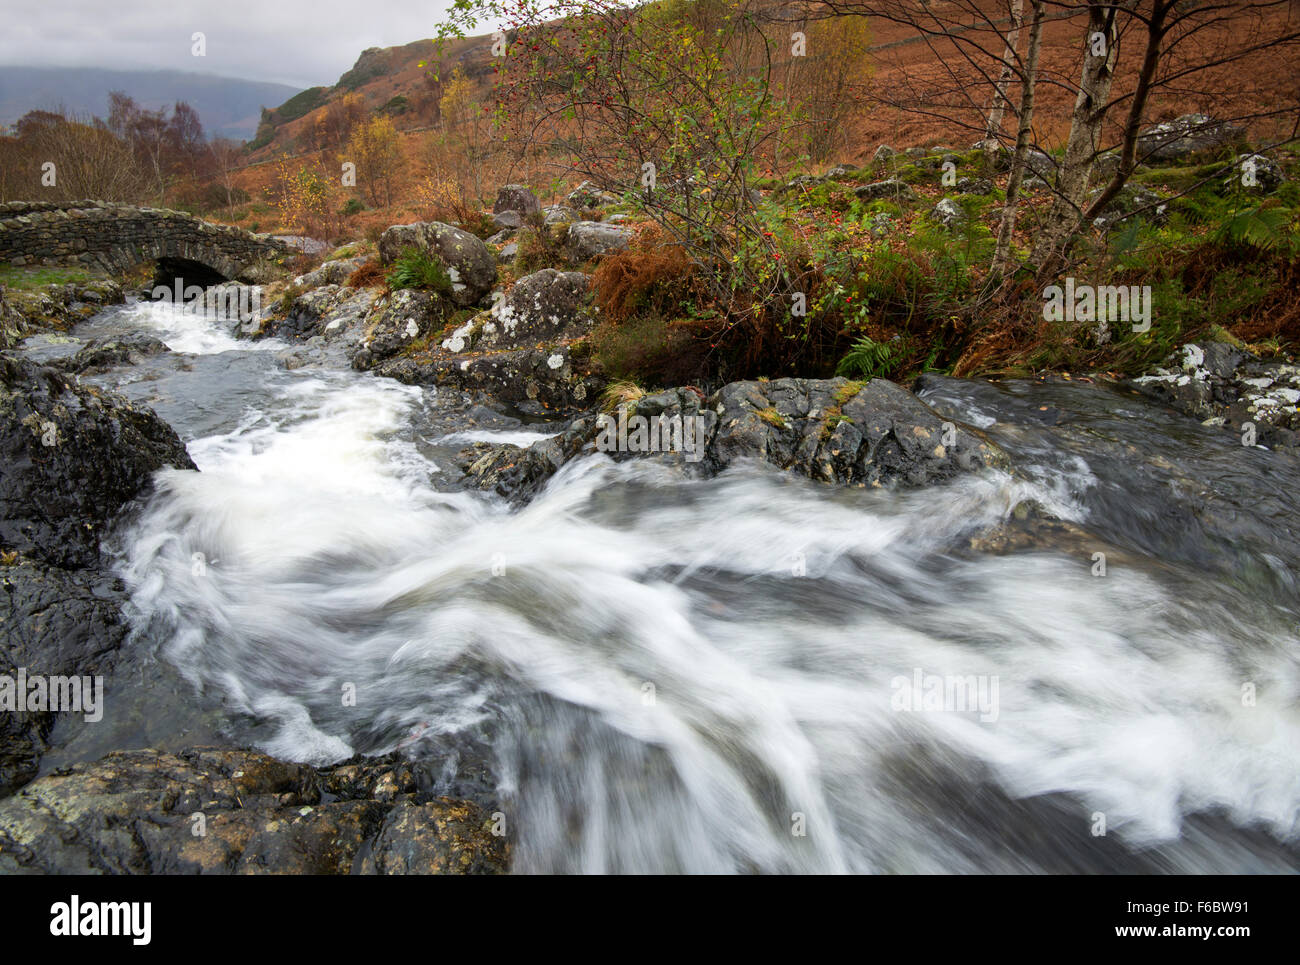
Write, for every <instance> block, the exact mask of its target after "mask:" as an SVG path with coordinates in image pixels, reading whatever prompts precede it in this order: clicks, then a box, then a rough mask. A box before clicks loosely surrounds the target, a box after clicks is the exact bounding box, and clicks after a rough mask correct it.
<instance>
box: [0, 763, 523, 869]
mask: <svg viewBox="0 0 1300 965" xmlns="http://www.w3.org/2000/svg"><path fill="white" fill-rule="evenodd" d="M430 785H431V780H430V778H429V775H428V774H426V773H424V772H423V771H422V770H421V769H420V768H419V767H418V766H416V765H413V764H409V763H407V762H405V761H402V760H400V759H398V758H397V757H396V756H390V757H387V758H376V759H370V760H366V759H362V758H357V759H354V760H352V761H349V762H345V763H343V764H339V765H336V766H334V767H327V768H313V767H309V766H307V765H303V764H290V763H285V762H283V761H277V760H275V759H273V758H270V757H267V756H266V755H264V754H258V753H255V752H253V751H246V750H217V749H213V748H196V749H192V750H184V751H180V752H179V753H175V754H168V753H161V752H159V751H155V750H141V751H125V752H117V753H113V754H109V755H108V756H107V757H105V758H103V759H102V760H100V761H98V762H96V763H93V764H79V765H76V766H75V767H71V768H65V769H62V770H59V771H55V772H54V773H53V774H50V775H48V776H46V777H43V778H41V779H39V780H37V781H34V782H33V783H32V784H30V785H28V786H27V787H26V788H24V789H23V790H22V791H20V792H19V793H18V794H15V795H14V796H12V797H10V798H8V799H6V800H4V801H0V874H5V873H9V874H13V873H33V872H35V873H42V874H266V873H269V872H274V873H277V874H484V873H489V874H490V873H495V872H501V871H505V870H506V868H507V865H508V860H509V850H508V846H507V843H506V839H505V837H504V836H502V835H499V834H494V833H493V830H494V827H493V818H492V815H490V814H489V813H488V812H486V811H484V810H483V809H482V808H481V807H479V806H478V805H476V804H473V803H471V802H468V801H457V800H452V799H449V798H443V797H436V796H434V795H433V794H432V793H430V791H429V787H430Z"/></svg>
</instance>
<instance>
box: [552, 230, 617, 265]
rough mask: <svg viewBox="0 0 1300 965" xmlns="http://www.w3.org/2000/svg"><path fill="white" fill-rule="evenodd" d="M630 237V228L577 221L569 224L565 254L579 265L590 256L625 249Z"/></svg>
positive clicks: (594, 256)
mask: <svg viewBox="0 0 1300 965" xmlns="http://www.w3.org/2000/svg"><path fill="white" fill-rule="evenodd" d="M632 237H633V231H632V229H631V228H623V227H619V226H618V225H611V224H604V223H603V222H600V221H579V222H578V223H577V224H572V225H569V235H568V238H567V240H566V241H565V254H566V255H567V257H568V258H569V260H570V261H571V262H572V263H573V264H575V265H580V264H582V263H583V262H585V261H589V260H591V259H592V258H599V257H601V256H603V255H608V254H612V253H614V252H618V251H623V250H625V249H626V248H627V246H628V245H629V244H631V243H632Z"/></svg>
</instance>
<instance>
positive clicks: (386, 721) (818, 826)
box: [26, 303, 1300, 873]
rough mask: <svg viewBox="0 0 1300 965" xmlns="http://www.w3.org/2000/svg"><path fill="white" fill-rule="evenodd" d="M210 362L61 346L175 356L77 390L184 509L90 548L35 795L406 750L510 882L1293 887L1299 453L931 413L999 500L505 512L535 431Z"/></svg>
mask: <svg viewBox="0 0 1300 965" xmlns="http://www.w3.org/2000/svg"><path fill="white" fill-rule="evenodd" d="M229 329H230V326H229V325H226V324H223V323H218V322H212V321H209V320H206V319H204V318H203V317H202V316H196V315H193V314H188V313H186V312H184V311H183V309H181V308H179V307H177V306H173V305H170V304H164V303H153V304H150V303H135V304H129V305H126V306H118V307H115V308H111V309H108V310H106V311H104V312H102V313H100V314H99V315H98V316H96V317H95V318H94V319H92V320H90V321H89V322H87V323H85V324H84V325H82V326H81V327H80V328H79V329H78V330H77V331H76V332H74V336H75V338H76V339H78V340H85V339H89V338H92V337H102V336H108V335H120V334H123V333H127V332H145V333H148V334H151V335H154V336H155V337H157V338H160V339H162V340H163V341H164V342H165V343H166V344H167V345H168V346H169V348H171V349H172V352H171V353H169V354H163V355H160V356H157V357H155V358H151V359H148V360H146V361H145V362H143V363H142V364H140V365H137V366H133V367H128V368H122V369H116V370H113V371H111V372H108V373H106V374H103V375H99V376H95V377H93V379H92V381H95V382H97V383H99V384H102V385H106V386H111V387H113V388H115V389H117V390H119V391H121V392H123V393H124V394H126V395H127V396H129V397H130V398H132V399H133V400H137V401H142V402H145V403H147V404H149V405H151V406H153V407H154V408H155V409H156V410H157V412H158V413H159V415H160V416H162V417H163V418H164V419H165V420H167V421H168V422H169V423H170V424H171V425H172V426H173V427H174V428H175V429H176V431H177V432H178V433H179V434H180V436H181V438H182V439H184V440H185V442H186V443H187V445H188V448H189V451H190V454H191V456H192V457H193V459H194V461H195V463H196V464H197V465H198V467H199V469H200V471H199V472H197V473H196V472H192V471H185V472H181V471H167V472H164V473H162V474H161V475H160V477H159V479H158V484H157V486H156V491H155V493H154V494H153V496H152V497H151V498H150V500H149V501H148V503H147V504H146V505H144V506H142V507H139V508H138V510H137V511H135V512H133V513H132V514H131V515H130V516H129V517H128V518H127V519H126V520H124V522H123V524H122V526H121V527H119V530H118V532H117V533H116V535H115V537H114V539H113V542H112V549H113V551H114V554H115V559H116V566H117V568H118V571H119V572H120V574H121V576H122V577H123V579H124V580H125V581H126V583H127V585H128V587H129V589H130V592H131V599H132V603H131V612H130V618H131V620H132V624H133V627H134V632H133V636H132V641H131V644H130V647H129V652H128V654H127V655H126V658H125V659H124V660H123V661H122V662H121V664H120V666H119V669H118V670H117V671H116V676H115V677H113V678H111V679H110V680H109V681H108V685H107V689H108V695H109V697H108V702H107V709H106V714H105V719H104V720H103V721H102V722H100V723H99V724H97V725H95V726H94V727H87V726H79V725H78V724H77V723H76V722H75V721H72V722H67V723H61V724H60V728H61V729H60V731H59V732H56V735H55V740H54V744H55V745H56V748H57V749H56V750H53V751H51V752H50V753H49V754H48V755H47V756H46V758H45V760H44V762H43V765H42V767H43V770H44V771H46V772H48V771H49V770H51V769H53V768H54V767H57V766H61V765H64V764H67V763H70V762H72V761H77V760H85V759H94V758H96V757H98V756H100V755H102V754H103V753H106V752H107V751H109V750H114V749H120V748H129V747H142V746H155V747H163V748H173V747H183V746H189V745H191V744H194V743H202V742H220V743H227V744H228V743H231V742H234V743H238V744H241V745H251V746H255V747H258V748H259V749H262V750H264V751H266V752H268V753H270V754H273V755H276V756H279V757H282V758H286V759H292V760H299V761H307V762H312V763H328V762H333V761H338V760H341V759H344V758H346V757H348V756H351V755H353V754H358V753H363V754H381V753H386V752H389V751H394V750H400V751H402V752H404V753H407V754H409V755H411V756H412V757H415V758H419V759H422V760H425V761H427V762H429V763H430V766H431V768H432V771H433V773H434V774H436V785H437V786H436V788H435V790H437V791H439V792H441V793H447V794H454V795H459V796H470V797H475V798H477V799H479V800H481V801H482V802H484V803H486V804H488V805H489V807H490V808H491V810H493V811H495V812H498V813H499V815H500V816H501V820H502V821H503V822H504V825H505V827H506V828H507V831H508V834H509V836H510V840H511V843H512V849H513V852H512V861H513V867H514V869H515V870H516V871H518V872H569V871H573V872H871V873H914V872H958V873H960V872H1044V871H1048V872H1060V871H1079V872H1149V871H1161V872H1289V871H1295V870H1297V869H1298V868H1300V848H1298V847H1297V843H1298V840H1300V826H1298V825H1297V814H1298V813H1300V811H1298V809H1300V607H1298V605H1297V603H1298V599H1297V592H1296V590H1297V588H1296V577H1295V575H1296V573H1297V572H1300V570H1298V567H1300V554H1298V553H1297V540H1296V528H1297V524H1298V523H1300V506H1298V505H1297V494H1298V493H1300V465H1298V464H1297V461H1296V458H1295V457H1294V456H1292V455H1291V454H1289V453H1286V452H1277V453H1274V452H1268V451H1265V450H1262V449H1257V448H1245V447H1243V446H1242V445H1241V444H1240V440H1238V439H1237V438H1236V437H1234V436H1232V435H1231V434H1230V433H1227V432H1226V431H1224V430H1222V429H1214V428H1206V427H1202V426H1200V425H1197V424H1196V423H1195V422H1194V421H1192V420H1189V419H1186V418H1185V417H1182V416H1179V415H1175V414H1174V413H1172V412H1171V411H1169V410H1167V409H1165V408H1163V407H1161V406H1158V405H1155V404H1153V403H1151V402H1149V401H1146V400H1143V399H1141V398H1139V397H1137V396H1136V395H1133V394H1130V393H1127V392H1125V391H1123V390H1120V389H1117V388H1112V387H1104V386H1098V385H1095V384H1090V383H1086V384H1085V383H1081V382H1078V381H1075V382H1069V381H1064V380H1057V381H1052V382H1046V383H1036V382H1009V383H999V384H994V383H986V382H977V381H961V380H951V379H929V380H927V381H926V382H925V383H924V388H923V390H922V391H921V393H920V394H921V396H922V398H924V399H925V400H926V401H927V402H928V403H929V404H930V405H932V406H933V407H935V408H936V409H937V410H938V411H940V412H941V413H942V414H943V415H944V416H945V417H946V418H952V419H957V420H960V421H964V422H967V423H969V424H971V425H974V426H977V427H980V428H982V429H984V431H985V432H987V433H988V434H989V436H990V438H992V439H993V440H994V441H995V442H997V443H998V444H999V445H1001V446H1002V447H1003V448H1004V449H1005V450H1006V451H1007V453H1008V454H1009V455H1010V457H1011V461H1012V465H1013V467H1014V470H1013V472H1012V473H1010V474H1008V473H1002V472H995V471H988V472H985V473H982V474H979V475H972V476H968V477H964V478H960V479H958V480H956V481H954V482H952V483H949V484H946V485H941V486H933V487H930V488H926V489H919V490H910V491H897V492H889V491H882V490H876V491H869V490H847V489H842V488H835V487H828V486H823V485H819V484H815V483H812V482H809V481H807V480H803V479H799V478H796V477H793V476H791V475H789V474H785V473H782V472H779V471H777V470H775V469H773V468H772V467H768V466H746V467H742V468H740V469H733V470H730V471H728V472H726V473H724V474H722V475H721V476H718V477H716V478H713V479H709V480H698V479H690V478H687V477H685V476H683V475H681V474H679V473H677V472H675V471H673V470H671V469H668V468H665V467H663V466H658V465H651V464H648V463H642V462H638V461H635V460H634V461H629V462H623V463H615V462H613V461H611V460H609V459H608V458H607V457H605V456H601V455H593V456H590V457H586V458H583V459H581V460H579V461H577V462H575V463H570V464H569V465H567V466H565V467H564V469H562V470H561V471H560V473H559V474H558V475H557V476H556V477H555V478H553V479H552V480H551V481H550V482H549V483H548V484H547V486H546V488H545V489H544V490H543V491H542V492H541V493H540V494H539V495H538V496H537V497H536V498H535V499H534V500H533V501H532V502H531V503H529V504H528V505H526V506H524V507H522V508H518V507H511V506H509V505H507V503H506V502H505V501H504V500H502V499H500V498H499V497H497V496H494V495H488V494H484V493H480V492H467V491H462V490H460V489H459V487H458V485H457V479H458V478H459V476H460V473H459V470H458V468H457V464H456V460H455V456H456V453H457V452H458V451H459V450H460V449H462V448H463V447H464V446H465V445H467V444H468V443H469V442H472V441H499V442H512V443H516V444H527V442H529V441H531V440H535V439H537V438H540V437H541V436H542V435H543V434H545V433H548V432H556V431H558V430H559V428H560V426H558V425H549V426H548V425H544V424H536V423H530V422H529V421H528V420H526V419H525V418H523V417H522V416H520V415H519V413H512V412H508V411H505V410H499V411H498V410H493V409H490V408H487V407H486V406H484V405H482V404H477V403H476V402H475V401H474V400H471V399H468V398H466V397H464V396H463V395H462V394H460V393H458V392H457V393H446V392H439V391H436V390H432V389H420V388H415V387H411V386H405V385H401V384H399V383H397V382H393V381H389V380H384V379H378V378H375V377H373V376H371V375H368V374H361V373H356V372H353V371H351V370H350V369H349V368H348V366H347V362H346V360H345V359H344V358H343V357H342V355H341V353H340V354H338V355H337V356H334V355H332V354H330V351H331V350H329V349H325V350H324V354H323V355H321V356H319V358H320V359H323V362H319V363H318V362H311V363H309V364H306V365H297V364H296V361H295V362H294V363H291V364H294V365H296V367H288V366H286V364H285V359H286V358H293V357H294V352H295V351H296V349H295V348H294V347H291V346H288V345H285V344H283V343H279V342H276V341H274V340H268V341H264V342H246V341H239V340H236V339H235V338H233V337H232V336H231V334H230V333H229ZM77 347H78V344H77V343H75V342H74V343H67V342H61V341H57V340H50V339H43V338H33V339H29V340H28V343H27V346H26V350H27V351H28V353H29V354H30V355H32V356H33V357H37V358H50V357H53V356H56V355H60V354H65V353H68V352H70V351H72V350H74V349H75V348H77ZM1098 554H1102V555H1100V556H1099V555H1098ZM1103 564H1104V570H1103ZM936 681H937V683H935V682H936ZM954 682H955V683H954ZM967 684H969V685H970V689H969V691H967V693H968V695H969V696H970V697H971V699H970V700H966V701H962V700H961V699H960V698H961V690H960V688H961V687H962V686H966V685H967ZM953 686H956V687H957V688H958V689H957V691H953V689H952V688H953ZM935 687H939V688H944V687H946V688H947V689H946V690H945V691H944V693H943V694H939V692H938V691H937V690H935V689H934V688H935ZM935 694H939V695H938V696H936V697H935V701H934V702H933V703H932V702H931V700H930V699H929V698H930V696H933V695H935ZM954 699H955V700H956V703H954Z"/></svg>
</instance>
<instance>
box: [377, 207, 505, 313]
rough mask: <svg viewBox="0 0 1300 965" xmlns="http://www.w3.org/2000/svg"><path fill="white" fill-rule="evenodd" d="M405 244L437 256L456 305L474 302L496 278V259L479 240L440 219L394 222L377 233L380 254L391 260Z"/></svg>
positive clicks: (385, 261) (394, 258) (404, 247)
mask: <svg viewBox="0 0 1300 965" xmlns="http://www.w3.org/2000/svg"><path fill="white" fill-rule="evenodd" d="M407 248H416V249H418V250H420V251H423V252H425V253H426V254H429V255H431V256H436V257H437V258H438V259H439V260H440V261H441V262H442V264H443V265H444V266H445V267H446V269H447V274H448V275H449V276H450V278H451V297H452V300H453V301H455V303H456V304H457V305H460V306H467V305H475V304H477V303H478V302H479V301H481V300H482V298H483V296H485V295H486V294H487V293H488V292H489V291H491V290H492V286H493V285H494V284H496V280H497V260H496V257H495V256H494V255H493V254H492V252H491V251H489V250H488V247H487V245H485V244H483V242H482V241H481V240H479V239H478V238H476V237H475V236H474V235H472V234H470V233H469V232H468V231H462V230H461V229H460V228H453V227H452V226H451V225H447V224H443V223H442V222H440V221H418V222H415V223H414V224H406V225H393V226H392V227H391V228H389V229H388V230H387V231H385V232H384V233H383V234H382V235H380V236H379V257H380V260H381V261H382V262H383V264H385V265H389V264H392V263H393V262H394V261H395V260H397V258H399V257H400V256H401V254H402V252H403V251H404V250H405V249H407Z"/></svg>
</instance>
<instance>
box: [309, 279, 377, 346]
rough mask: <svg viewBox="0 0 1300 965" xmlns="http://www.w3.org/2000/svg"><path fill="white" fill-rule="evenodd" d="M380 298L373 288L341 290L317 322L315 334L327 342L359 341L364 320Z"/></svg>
mask: <svg viewBox="0 0 1300 965" xmlns="http://www.w3.org/2000/svg"><path fill="white" fill-rule="evenodd" d="M349 292H350V293H351V294H348V293H349ZM381 297H382V296H381V294H380V292H379V290H378V289H374V288H362V289H351V288H345V289H343V291H342V293H341V297H340V298H339V299H337V300H336V301H335V302H334V303H333V304H332V305H331V306H330V307H329V308H328V309H327V310H326V311H325V312H324V314H322V315H321V316H320V318H319V319H318V320H317V322H316V327H315V329H314V332H315V334H317V335H320V336H322V337H323V338H324V339H325V340H326V341H328V342H333V341H335V340H336V339H344V340H347V341H349V342H354V341H359V340H360V339H361V337H362V332H361V329H362V327H363V325H364V323H365V320H366V318H367V317H368V316H369V315H370V313H371V312H372V310H373V309H374V307H375V303H376V302H378V301H379V299H380V298H381Z"/></svg>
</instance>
